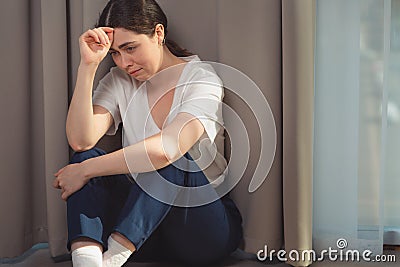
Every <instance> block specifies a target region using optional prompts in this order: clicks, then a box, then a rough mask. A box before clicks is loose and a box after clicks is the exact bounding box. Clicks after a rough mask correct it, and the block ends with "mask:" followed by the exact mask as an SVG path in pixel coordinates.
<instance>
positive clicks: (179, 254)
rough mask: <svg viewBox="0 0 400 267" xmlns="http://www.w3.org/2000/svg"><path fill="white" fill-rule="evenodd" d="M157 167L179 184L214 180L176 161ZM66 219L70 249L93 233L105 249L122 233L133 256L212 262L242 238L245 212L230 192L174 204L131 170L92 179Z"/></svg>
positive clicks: (78, 156)
mask: <svg viewBox="0 0 400 267" xmlns="http://www.w3.org/2000/svg"><path fill="white" fill-rule="evenodd" d="M104 154H105V152H104V151H103V150H101V149H98V148H93V149H91V150H88V151H84V152H78V153H75V154H74V156H73V158H72V159H71V162H70V163H78V162H82V161H84V160H86V159H89V158H93V157H97V156H100V155H104ZM185 156H186V157H190V156H189V154H188V153H187V154H186V155H185ZM157 172H158V174H160V175H161V176H162V177H163V178H164V179H167V180H168V181H170V182H172V183H174V184H177V185H180V186H186V187H197V186H201V185H204V184H207V183H209V181H208V180H207V178H206V176H205V175H204V173H203V172H202V171H197V172H189V171H185V170H181V169H180V168H177V167H175V166H174V165H172V164H171V165H168V166H166V167H164V168H162V169H159V170H157V171H154V172H150V173H146V175H147V176H148V175H152V174H153V175H156V174H157ZM139 177H140V175H139ZM67 218H68V249H70V248H71V242H72V241H74V240H75V239H77V238H79V237H88V238H91V239H93V240H95V241H97V242H98V243H100V244H101V245H102V246H103V248H104V250H106V249H107V239H108V236H109V235H110V234H111V233H112V232H119V233H121V234H122V235H124V236H125V237H127V238H128V239H129V240H130V241H131V242H132V243H133V244H134V245H135V247H136V251H135V252H134V253H133V254H132V256H131V258H130V260H132V261H172V262H176V263H181V264H187V265H190V266H193V265H209V264H214V263H217V262H220V261H222V260H223V259H224V258H225V257H227V256H228V255H229V254H230V253H231V252H233V251H234V250H235V249H236V248H237V247H238V246H239V243H240V242H241V240H242V217H241V215H240V212H239V210H238V209H237V207H236V205H235V204H234V202H233V201H232V200H231V199H230V198H229V197H228V196H224V197H222V198H220V199H217V200H215V201H214V202H212V203H209V204H206V205H203V206H198V207H178V206H173V205H169V204H165V203H163V202H160V201H158V200H156V199H155V198H153V197H151V196H150V195H148V194H147V193H146V192H144V191H143V190H142V189H141V187H140V186H138V184H137V183H136V182H135V181H133V180H130V179H128V177H127V176H126V175H112V176H104V177H96V178H93V179H91V180H90V181H89V183H87V184H86V185H85V186H84V187H83V188H82V189H80V190H79V191H77V192H75V193H74V194H72V195H71V196H70V197H69V198H68V200H67Z"/></svg>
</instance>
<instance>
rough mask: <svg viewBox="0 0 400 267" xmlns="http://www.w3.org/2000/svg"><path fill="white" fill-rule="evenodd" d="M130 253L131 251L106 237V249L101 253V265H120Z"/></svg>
mask: <svg viewBox="0 0 400 267" xmlns="http://www.w3.org/2000/svg"><path fill="white" fill-rule="evenodd" d="M131 255H132V251H130V250H129V249H127V248H126V247H124V246H123V245H121V244H120V243H118V242H117V241H115V240H114V239H113V238H112V237H111V236H110V237H108V250H107V251H106V252H104V253H103V267H120V266H122V265H123V264H124V263H125V262H126V261H127V260H128V258H129V257H130V256H131Z"/></svg>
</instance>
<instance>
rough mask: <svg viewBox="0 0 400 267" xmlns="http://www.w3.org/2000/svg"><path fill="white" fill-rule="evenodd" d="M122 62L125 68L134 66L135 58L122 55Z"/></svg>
mask: <svg viewBox="0 0 400 267" xmlns="http://www.w3.org/2000/svg"><path fill="white" fill-rule="evenodd" d="M121 64H122V67H123V68H128V67H130V66H133V60H132V58H130V57H129V56H126V55H121Z"/></svg>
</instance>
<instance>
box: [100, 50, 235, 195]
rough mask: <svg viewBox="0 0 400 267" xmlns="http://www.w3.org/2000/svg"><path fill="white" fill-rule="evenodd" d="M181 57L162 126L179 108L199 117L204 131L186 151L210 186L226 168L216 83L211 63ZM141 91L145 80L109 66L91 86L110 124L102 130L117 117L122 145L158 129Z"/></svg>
mask: <svg viewBox="0 0 400 267" xmlns="http://www.w3.org/2000/svg"><path fill="white" fill-rule="evenodd" d="M182 59H183V60H185V61H187V64H186V65H185V66H184V68H183V71H182V74H181V75H180V78H179V81H178V84H177V86H176V87H175V92H174V97H173V102H172V106H171V111H170V113H169V115H168V118H167V122H166V125H168V123H170V122H171V121H172V120H173V119H174V118H175V117H176V115H177V114H178V113H180V112H186V113H190V114H192V115H193V116H195V117H196V118H198V119H199V120H200V121H201V122H202V124H203V126H204V129H205V132H204V133H203V135H202V136H201V137H200V139H199V141H197V142H196V144H194V145H193V147H192V148H191V149H190V150H189V154H190V156H191V157H192V158H193V160H194V161H195V162H196V163H197V165H198V166H199V167H200V169H202V170H203V172H204V174H205V175H206V177H207V178H208V180H209V182H210V183H211V184H212V185H213V186H214V187H216V186H218V185H219V184H220V183H222V182H223V179H224V177H225V173H226V167H227V162H226V160H225V158H224V156H223V155H224V128H223V119H222V98H223V96H224V91H223V86H222V82H221V80H220V78H219V77H218V76H217V74H216V73H215V71H214V69H213V68H212V66H211V65H210V64H207V63H205V62H202V61H200V59H199V57H198V56H196V55H194V56H189V57H182ZM146 90H147V88H146V83H145V82H139V81H137V80H136V79H134V78H133V77H131V76H130V75H128V74H127V73H125V72H124V71H122V70H120V69H119V68H117V67H113V68H111V70H110V72H109V73H108V74H107V75H106V76H105V77H104V78H103V79H102V80H101V81H100V82H99V85H98V87H97V88H96V90H95V91H94V95H93V104H94V105H100V106H102V107H104V108H106V109H107V110H108V111H109V112H110V113H111V115H112V117H113V119H114V125H112V126H111V127H110V129H109V130H108V131H107V133H106V134H108V135H114V134H115V133H116V131H117V129H118V125H119V124H120V123H121V122H123V129H122V130H123V133H122V137H123V142H122V143H123V144H122V145H123V147H126V146H129V145H133V144H135V143H137V142H140V141H142V140H143V139H145V138H147V137H150V136H152V135H154V134H157V133H159V132H160V129H159V128H158V126H157V125H156V123H155V122H154V121H153V119H152V117H151V115H150V110H151V108H150V107H149V104H148V99H147V91H146ZM132 175H133V176H136V175H137V174H132Z"/></svg>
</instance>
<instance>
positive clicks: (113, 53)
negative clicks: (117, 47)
mask: <svg viewBox="0 0 400 267" xmlns="http://www.w3.org/2000/svg"><path fill="white" fill-rule="evenodd" d="M109 54H110V55H111V56H116V55H117V54H118V52H116V51H110V52H109Z"/></svg>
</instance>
